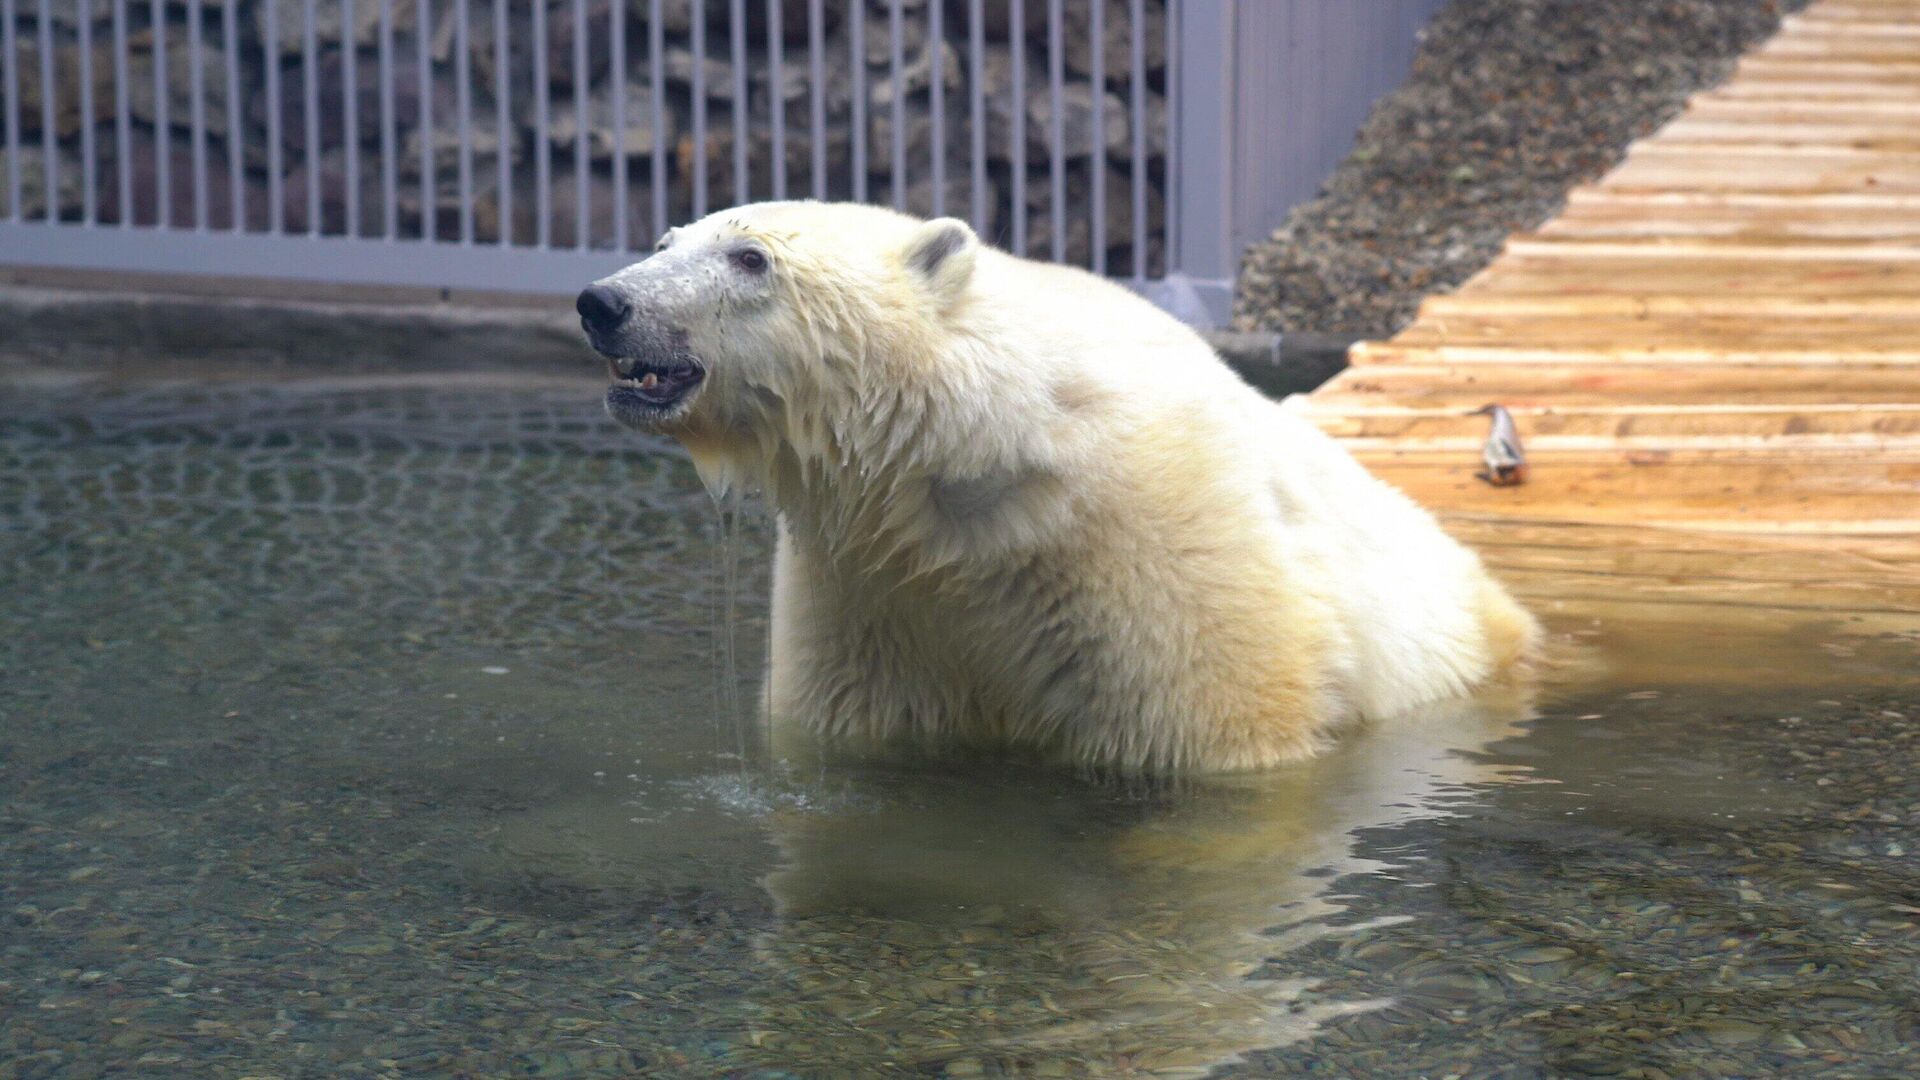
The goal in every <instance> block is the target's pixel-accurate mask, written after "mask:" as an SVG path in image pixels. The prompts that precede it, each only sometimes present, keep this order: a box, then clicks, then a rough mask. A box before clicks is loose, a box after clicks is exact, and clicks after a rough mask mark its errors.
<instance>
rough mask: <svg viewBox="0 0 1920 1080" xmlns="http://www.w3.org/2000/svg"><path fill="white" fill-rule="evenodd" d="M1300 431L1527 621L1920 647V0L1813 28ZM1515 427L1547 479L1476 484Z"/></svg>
mask: <svg viewBox="0 0 1920 1080" xmlns="http://www.w3.org/2000/svg"><path fill="white" fill-rule="evenodd" d="M1351 359H1352V364H1353V366H1352V367H1351V368H1350V369H1349V370H1347V371H1346V372H1345V373H1343V374H1342V375H1340V376H1339V377H1338V378H1336V379H1335V380H1333V381H1332V382H1331V383H1329V384H1328V385H1327V386H1325V387H1323V388H1321V389H1320V390H1319V391H1317V392H1315V393H1313V394H1311V395H1308V396H1305V397H1298V398H1294V399H1291V401H1290V404H1291V405H1292V406H1293V407H1295V408H1298V409H1300V410H1301V411H1302V412H1303V413H1304V414H1305V415H1307V416H1308V417H1310V418H1311V419H1313V420H1314V421H1316V422H1317V423H1319V424H1321V425H1322V426H1323V427H1324V428H1325V429H1326V430H1328V431H1330V432H1332V433H1334V434H1336V435H1338V436H1339V437H1341V438H1342V439H1343V440H1344V441H1345V442H1346V444H1347V445H1348V446H1349V447H1350V448H1351V449H1352V450H1354V452H1355V453H1356V454H1358V455H1359V456H1360V457H1361V459H1362V460H1364V461H1365V462H1366V463H1367V464H1368V465H1369V466H1370V467H1371V468H1373V469H1374V470H1375V471H1376V472H1377V473H1378V474H1380V475H1381V476H1383V477H1385V478H1386V479H1387V480H1389V481H1390V482H1392V483H1394V484H1396V485H1398V486H1400V487H1401V488H1402V489H1404V490H1405V491H1407V492H1408V493H1409V494H1411V495H1413V496H1414V497H1415V498H1416V499H1419V500H1420V501H1421V502H1423V503H1425V504H1426V505H1428V506H1430V507H1433V508H1434V509H1436V510H1437V511H1439V512H1440V513H1441V514H1442V515H1443V517H1445V518H1447V520H1448V521H1449V523H1450V525H1452V527H1453V528H1454V529H1455V531H1456V532H1457V533H1459V534H1460V535H1462V537H1463V538H1464V539H1467V540H1469V541H1471V542H1473V543H1474V544H1475V545H1476V546H1478V547H1479V548H1480V549H1481V550H1482V551H1483V552H1484V553H1486V555H1487V557H1488V561H1489V562H1490V563H1491V564H1492V565H1494V566H1495V567H1496V568H1497V569H1499V570H1501V571H1502V572H1503V573H1504V574H1505V575H1506V576H1507V577H1508V578H1509V579H1511V580H1513V581H1515V583H1516V585H1518V587H1519V588H1520V589H1521V591H1522V592H1523V593H1526V594H1528V595H1530V596H1532V597H1534V598H1536V599H1545V598H1551V599H1552V600H1553V601H1554V602H1556V603H1559V602H1562V601H1576V602H1577V603H1578V605H1579V606H1581V607H1582V608H1583V610H1585V609H1592V608H1596V607H1604V606H1606V605H1610V604H1612V605H1617V604H1621V603H1641V602H1646V601H1650V600H1655V599H1659V598H1665V599H1667V600H1672V601H1678V600H1680V599H1682V598H1689V597H1694V598H1697V597H1700V596H1705V595H1711V596H1713V597H1714V598H1715V599H1716V600H1717V601H1720V602H1729V603H1740V604H1750V605H1759V606H1762V607H1767V608H1770V609H1775V610H1779V611H1782V612H1786V611H1801V612H1825V613H1827V614H1829V615H1831V616H1833V617H1835V618H1840V617H1842V616H1843V615H1844V617H1845V618H1847V619H1851V620H1854V622H1855V623H1856V624H1862V625H1860V627H1859V628H1861V629H1865V628H1866V626H1865V625H1864V624H1873V625H1880V626H1883V627H1884V625H1887V624H1885V622H1884V620H1886V619H1892V620H1894V622H1895V623H1898V624H1900V625H1903V626H1907V627H1912V626H1915V625H1920V622H1916V621H1915V619H1914V618H1913V617H1914V616H1917V615H1920V0H1819V2H1816V3H1815V4H1814V5H1813V6H1811V7H1810V8H1809V9H1807V11H1806V12H1805V13H1803V14H1802V15H1799V16H1796V17H1793V18H1790V19H1788V20H1787V23H1786V25H1785V27H1784V28H1783V30H1782V31H1781V33H1780V34H1779V35H1778V36H1776V37H1775V38H1773V39H1772V40H1771V41H1769V42H1767V43H1766V44H1764V45H1763V46H1761V47H1760V48H1759V49H1758V50H1756V51H1755V52H1754V53H1753V54H1752V55H1750V56H1749V57H1747V58H1745V59H1744V60H1743V61H1742V62H1741V63H1740V65H1739V67H1738V69H1737V71H1736V73H1735V75H1734V77H1733V79H1732V80H1731V81H1730V82H1729V83H1727V84H1726V85H1724V86H1722V87H1720V88H1718V89H1715V90H1712V91H1708V92H1705V93H1702V94H1700V95H1698V96H1697V97H1696V98H1694V99H1693V101H1692V102H1690V103H1689V105H1688V107H1687V109H1686V111H1685V112H1684V113H1683V114H1682V115H1681V116H1680V117H1678V118H1677V119H1676V120H1674V121H1673V122H1672V123H1671V124H1669V125H1668V126H1667V127H1666V128H1664V129H1663V130H1661V131H1660V132H1658V133H1656V134H1655V135H1653V136H1651V137H1649V138H1647V139H1645V140H1643V141H1642V142H1641V143H1639V144H1638V145H1636V146H1635V147H1634V148H1633V149H1632V150H1631V152H1630V153H1629V154H1628V156H1627V158H1626V160H1625V161H1624V162H1623V163H1622V164H1621V165H1620V166H1619V167H1618V168H1616V169H1615V170H1614V171H1613V172H1612V173H1611V174H1609V175H1608V176H1606V177H1605V178H1603V179H1602V180H1600V181H1599V182H1598V183H1596V184H1594V185H1592V186H1589V187H1585V188H1582V189H1580V190H1577V191H1575V192H1574V193H1573V195H1572V197H1571V199H1570V202H1569V205H1568V206H1567V208H1566V210H1565V212H1564V213H1563V214H1562V215H1561V216H1560V217H1558V218H1557V219H1555V220H1553V221H1552V222H1549V223H1548V224H1547V225H1545V226H1544V227H1542V228H1541V229H1540V230H1539V231H1538V232H1534V233H1529V234H1525V235H1521V236H1516V237H1514V238H1513V239H1512V241H1511V242H1510V243H1509V244H1508V247H1507V250H1506V251H1505V253H1504V254H1503V255H1502V256H1501V257H1500V258H1499V259H1498V260H1496V261H1495V262H1494V263H1493V264H1492V265H1491V266H1489V267H1488V268H1487V269H1486V270H1484V271H1482V272H1481V273H1480V274H1479V275H1478V276H1476V277H1475V278H1473V279H1472V280H1471V281H1469V282H1467V283H1466V284H1465V285H1463V286H1462V287H1461V288H1460V289H1459V290H1458V291H1457V292H1455V293H1453V294H1451V295H1447V296H1437V297H1433V298H1431V299H1429V300H1428V301H1427V302H1426V303H1425V304H1424V305H1423V306H1422V308H1421V312H1420V316H1419V318H1418V320H1417V321H1415V322H1414V324H1413V325H1411V326H1409V327H1408V328H1407V329H1406V330H1405V331H1403V332H1402V333H1400V334H1398V335H1397V336H1395V337H1394V338H1393V339H1392V340H1389V341H1384V342H1364V343H1362V344H1360V345H1357V346H1355V347H1354V349H1353V352H1352V356H1351ZM1490 402H1497V403H1500V404H1502V405H1505V406H1506V407H1507V408H1508V409H1510V410H1511V411H1512V413H1513V415H1514V417H1515V419H1516V420H1517V422H1518V424H1519V428H1520V432H1521V435H1522V438H1523V440H1524V441H1525V444H1526V449H1527V452H1528V459H1529V461H1530V463H1531V476H1530V479H1529V481H1528V482H1527V483H1526V484H1525V485H1523V486H1520V487H1511V488H1495V487H1491V486H1488V485H1487V484H1485V483H1483V482H1482V481H1480V480H1478V479H1475V477H1474V473H1475V472H1477V471H1479V470H1480V468H1481V465H1480V459H1479V449H1480V445H1481V443H1482V441H1483V439H1484V438H1485V436H1486V433H1487V420H1486V418H1484V417H1480V416H1473V415H1469V412H1470V410H1473V409H1475V408H1478V407H1479V406H1481V405H1484V404H1487V403H1490Z"/></svg>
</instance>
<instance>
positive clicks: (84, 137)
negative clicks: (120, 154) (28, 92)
mask: <svg viewBox="0 0 1920 1080" xmlns="http://www.w3.org/2000/svg"><path fill="white" fill-rule="evenodd" d="M77 2H78V3H79V5H80V220H81V221H82V222H83V223H85V224H88V225H93V224H96V223H97V222H98V221H99V220H100V215H99V210H98V204H97V202H96V201H95V196H94V189H95V186H96V185H95V181H96V179H97V176H98V173H99V163H98V162H97V161H96V160H95V158H96V150H95V147H94V144H93V0H77ZM7 63H9V64H11V63H13V57H11V56H9V57H7Z"/></svg>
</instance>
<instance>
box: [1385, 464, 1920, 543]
mask: <svg viewBox="0 0 1920 1080" xmlns="http://www.w3.org/2000/svg"><path fill="white" fill-rule="evenodd" d="M1355 456H1356V457H1358V458H1359V459H1360V461H1361V463H1362V464H1364V465H1366V466H1367V468H1368V469H1370V470H1371V471H1372V472H1373V473H1374V475H1376V476H1379V477H1380V478H1381V479H1383V480H1385V481H1386V482H1388V483H1390V484H1392V485H1394V486H1395V487H1397V488H1399V489H1401V490H1402V491H1405V492H1406V493H1407V494H1408V495H1410V496H1412V497H1413V498H1414V499H1415V500H1417V501H1419V502H1422V503H1425V504H1426V505H1429V506H1436V505H1437V506H1444V507H1446V508H1448V509H1449V510H1453V511H1465V512H1474V513H1485V514H1507V515H1512V516H1522V517H1527V518H1532V519H1544V520H1558V521H1591V522H1602V523H1611V524H1621V525H1634V524H1644V525H1660V526H1666V527H1686V528H1708V529H1722V530H1727V531H1733V532H1759V533H1797V534H1809V535H1810V534H1819V533H1863V534H1915V533H1916V532H1920V462H1912V461H1904V462H1886V463H1877V462H1874V461H1872V460H1870V459H1865V458H1853V457H1849V458H1839V459H1835V460H1833V461H1822V460H1805V459H1803V458H1802V457H1800V456H1793V457H1787V458H1784V459H1774V460H1766V459H1759V460H1753V459H1749V458H1744V457H1725V456H1722V457H1718V458H1716V457H1713V456H1711V455H1706V456H1701V455H1692V454H1690V453H1688V452H1685V451H1666V452H1660V451H1647V452H1644V453H1641V454H1639V455H1638V456H1632V455H1629V454H1625V453H1612V454H1600V453H1594V454H1581V453H1571V452H1570V453H1566V454H1554V455H1547V456H1545V457H1544V458H1542V459H1541V460H1536V461H1535V462H1534V463H1533V469H1532V472H1531V474H1530V478H1529V480H1528V481H1527V483H1526V484H1525V485H1523V486H1521V487H1519V488H1496V487H1492V486H1490V485H1488V484H1487V483H1485V482H1484V481H1482V480H1480V479H1478V478H1476V477H1475V475H1474V474H1475V473H1476V472H1478V471H1480V469H1481V468H1482V466H1481V465H1480V463H1479V458H1478V455H1477V454H1468V453H1455V452H1449V453H1445V454H1440V453H1433V454H1422V453H1418V452H1411V451H1383V452H1374V451H1367V450H1363V451H1360V452H1359V453H1357V454H1356V455H1355Z"/></svg>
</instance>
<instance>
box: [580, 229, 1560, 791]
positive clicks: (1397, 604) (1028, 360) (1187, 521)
mask: <svg viewBox="0 0 1920 1080" xmlns="http://www.w3.org/2000/svg"><path fill="white" fill-rule="evenodd" d="M577 307H578V310H579V313H580V317H581V323H582V325H583V327H584V328H585V330H586V332H587V336H588V338H589V340H590V342H591V344H592V345H593V347H594V349H595V350H596V351H598V352H599V353H601V354H602V355H603V356H605V357H606V358H607V363H608V368H609V375H610V376H611V378H612V386H611V387H610V388H609V390H608V391H607V397H606V407H607V410H608V412H609V413H610V414H611V415H612V416H613V417H614V418H615V419H616V420H618V421H620V422H621V423H623V424H626V425H628V426H631V427H634V428H637V429H640V430H643V431H648V432H654V433H663V434H666V435H670V436H672V437H674V438H676V439H678V440H679V441H680V443H681V444H682V445H683V446H684V447H685V448H686V450H687V452H688V454H689V455H690V456H691V457H692V459H693V462H694V465H695V467H696V468H697V469H698V470H699V471H700V474H701V476H702V478H703V480H705V481H706V482H707V483H708V484H709V486H712V487H716V488H741V487H744V488H751V489H756V490H758V491H760V492H762V493H764V495H765V496H766V498H767V500H768V501H769V503H770V504H771V506H772V508H773V509H774V510H775V512H776V513H777V514H778V518H779V539H778V544H777V549H776V553H775V556H774V573H773V612H772V625H771V657H770V663H769V672H768V677H767V690H766V692H767V695H768V707H769V711H770V713H771V714H772V717H773V721H774V723H775V724H777V725H789V724H797V725H800V726H802V727H804V728H806V729H809V730H811V731H813V732H815V733H817V734H819V735H821V736H825V737H828V738H829V739H842V740H862V741H865V740H872V741H876V742H881V743H894V744H897V743H903V742H904V743H910V744H932V745H936V746H948V747H951V746H963V745H971V746H981V747H989V748H997V749H1003V750H1015V749H1017V750H1020V751H1024V752H1027V753H1029V754H1033V755H1038V756H1040V757H1044V758H1050V759H1063V760H1065V761H1067V762H1071V763H1074V764H1077V765H1082V766H1089V767H1094V768H1096V769H1100V770H1113V771H1119V772H1126V773H1152V774H1167V773H1181V772H1220V771H1237V770H1248V769H1258V768H1262V767H1265V766H1271V765H1275V764H1279V763H1282V762H1290V761H1296V760H1299V759H1303V758H1307V757H1310V756H1312V755H1314V754H1315V753H1317V752H1319V751H1320V750H1321V749H1322V748H1323V747H1325V746H1326V745H1327V743H1328V740H1329V738H1330V737H1332V736H1333V735H1334V734H1335V733H1337V732H1338V731H1339V730H1340V729H1341V728H1342V727H1343V726H1346V725H1349V724H1352V723H1354V722H1357V721H1362V720H1366V719H1369V718H1380V717H1386V716H1389V715H1393V714H1396V713H1400V712H1403V711H1406V710H1409V709H1412V708H1414V707H1415V706H1419V705H1422V704H1424V703H1428V702H1433V701H1438V700H1441V699H1446V698H1451V697H1455V696H1458V695H1462V694H1466V693H1468V692H1470V691H1473V690H1474V689H1475V688H1476V687H1479V686H1482V685H1483V684H1487V683H1489V682H1490V681H1502V680H1511V679H1512V678H1513V676H1514V675H1515V673H1516V671H1517V670H1518V669H1520V668H1523V667H1524V666H1525V663H1526V661H1527V659H1528V657H1529V656H1530V654H1531V653H1532V651H1533V649H1534V643H1535V641H1536V638H1537V635H1538V631H1537V629H1536V627H1535V624H1534V622H1533V620H1532V618H1531V617H1530V616H1529V615H1528V614H1527V613H1526V612H1525V611H1524V610H1522V609H1521V608H1520V607H1519V606H1518V605H1517V604H1516V603H1515V602H1514V601H1513V600H1512V599H1511V598H1509V597H1508V595H1507V594H1506V592H1505V591H1503V590H1502V589H1501V587H1500V586H1499V585H1498V584H1496V583H1495V582H1494V581H1493V580H1492V579H1491V578H1490V577H1489V576H1488V574H1487V573H1486V571H1485V570H1484V569H1483V568H1482V566H1481V564H1480V561H1479V559H1478V558H1476V557H1475V556H1474V555H1473V553H1471V552H1469V551H1468V550H1467V549H1465V548H1464V547H1462V546H1461V545H1459V544H1458V543H1456V542H1455V541H1454V540H1453V539H1451V538H1450V537H1448V536H1447V535H1446V534H1445V533H1444V532H1443V531H1442V530H1441V529H1440V527H1439V526H1438V524H1437V523H1436V522H1435V521H1434V519H1433V518H1432V517H1431V516H1430V515H1429V514H1427V513H1426V512H1425V511H1424V510H1422V509H1420V508H1419V507H1418V506H1416V505H1415V504H1414V503H1413V502H1412V501H1410V500H1409V499H1407V498H1406V497H1405V496H1403V495H1402V494H1400V493H1399V492H1398V491H1396V490H1394V489H1392V488H1390V487H1388V486H1387V485H1386V484H1384V483H1382V482H1381V481H1379V480H1377V479H1375V478H1374V477H1373V476H1372V475H1370V474H1369V473H1367V472H1366V471H1365V469H1363V468H1362V467H1361V466H1360V465H1359V464H1358V463H1357V462H1355V461H1354V460H1353V459H1352V458H1351V457H1350V456H1348V455H1347V453H1346V452H1345V451H1344V450H1342V449H1341V448H1340V447H1339V446H1338V445H1337V444H1336V443H1334V442H1333V441H1332V440H1331V439H1330V438H1328V437H1327V436H1326V435H1324V434H1322V433H1321V432H1320V431H1318V430H1317V429H1315V428H1314V427H1312V426H1311V425H1310V424H1308V423H1307V422H1305V421H1304V420H1301V419H1299V418H1298V417H1296V416H1293V415H1291V414H1290V413H1289V412H1287V411H1285V410H1284V409H1283V408H1282V407H1281V406H1280V405H1279V404H1277V403H1276V402H1274V401H1272V400H1270V399H1267V398H1265V397H1262V396H1261V395H1260V394H1259V393H1258V392H1256V391H1255V390H1253V389H1252V388H1250V387H1249V386H1247V385H1246V383H1244V382H1242V381H1241V380H1240V379H1239V378H1238V377H1237V376H1236V375H1235V374H1234V373H1233V372H1232V371H1231V370H1230V369H1229V368H1227V367H1226V365H1224V364H1223V363H1222V362H1221V361H1220V360H1219V358H1218V357H1216V356H1215V355H1214V353H1213V352H1212V350H1211V349H1209V348H1208V346H1207V345H1206V343H1205V342H1204V341H1203V340H1202V339H1201V338H1200V337H1199V336H1198V335H1196V334H1195V333H1194V332H1193V331H1192V330H1190V329H1188V328H1187V327H1186V326H1184V325H1182V324H1181V323H1179V322H1178V321H1176V320H1174V319H1173V318H1171V317H1169V316H1168V315H1166V314H1164V313H1163V312H1161V311H1160V310H1159V309H1158V308H1156V307H1154V306H1153V305H1152V304H1151V303H1148V302H1147V301H1145V300H1143V299H1141V298H1140V297H1138V296H1136V295H1135V294H1133V293H1132V292H1129V291H1128V290H1127V289H1125V288H1123V287H1121V286H1119V285H1116V284H1113V283H1111V282H1108V281H1106V280H1103V279H1101V278H1099V277H1096V276H1094V275H1092V274H1088V273H1085V272H1083V271H1080V270H1076V269H1072V268H1069V267H1064V266H1057V265H1049V264H1043V263H1038V262H1032V261H1028V260H1024V259H1019V258H1016V257H1014V256H1012V255H1009V254H1006V253H1004V252H1001V251H998V250H995V249H993V248H990V247H987V246H985V245H984V244H982V243H981V242H980V241H979V239H978V238H977V237H976V236H975V235H974V233H973V231H972V230H971V229H970V228H968V226H967V225H966V224H965V223H964V222H961V221H958V220H954V219H951V218H942V219H938V220H934V221H922V220H920V219H917V218H913V217H909V216H907V215H904V214H899V213H895V212H893V211H890V210H884V209H880V208H877V207H871V206H862V205H854V204H835V203H818V202H778V203H762V204H756V205H751V206H745V207H740V208H737V209H733V210H726V211H722V212H720V213H716V214H713V215H711V216H709V217H707V218H705V219H703V220H701V221H698V222H695V223H693V224H690V225H685V226H682V227H679V228H676V229H673V230H671V231H669V232H668V233H667V234H666V235H665V236H664V237H662V238H661V240H660V243H659V245H658V246H657V248H656V250H655V253H654V254H653V255H652V256H651V257H649V258H647V259H645V260H644V261H641V262H639V263H636V264H634V265H632V266H630V267H628V268H626V269H624V270H621V271H620V272H618V273H616V274H613V275H611V276H609V277H607V278H604V279H602V280H600V281H598V282H595V283H594V284H593V285H591V286H589V287H588V288H587V289H586V290H585V291H584V292H582V293H581V294H580V296H579V300H578V303H577Z"/></svg>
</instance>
